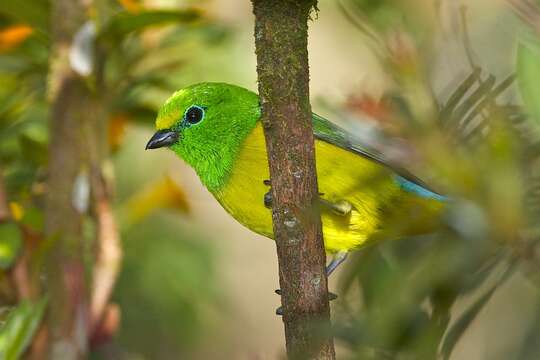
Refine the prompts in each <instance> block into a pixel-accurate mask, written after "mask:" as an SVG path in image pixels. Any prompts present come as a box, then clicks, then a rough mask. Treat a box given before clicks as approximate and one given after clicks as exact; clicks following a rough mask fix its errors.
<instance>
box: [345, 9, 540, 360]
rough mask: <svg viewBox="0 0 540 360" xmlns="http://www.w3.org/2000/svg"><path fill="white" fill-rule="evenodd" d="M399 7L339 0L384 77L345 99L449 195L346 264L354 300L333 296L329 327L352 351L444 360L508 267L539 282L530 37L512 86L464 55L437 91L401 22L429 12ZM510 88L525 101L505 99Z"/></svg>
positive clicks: (413, 31) (419, 40)
mask: <svg viewBox="0 0 540 360" xmlns="http://www.w3.org/2000/svg"><path fill="white" fill-rule="evenodd" d="M410 10H411V9H409V11H408V12H407V11H405V12H400V6H399V5H396V2H393V1H377V2H369V1H362V0H358V1H356V0H351V1H346V2H342V11H343V12H345V13H346V16H347V17H348V19H349V20H350V21H351V22H353V24H354V25H355V26H356V27H357V28H358V29H359V30H361V31H362V33H363V34H365V35H366V36H368V37H369V38H371V39H375V40H376V41H375V42H373V43H372V44H373V46H374V47H375V48H376V51H377V53H378V54H380V58H381V61H382V63H383V64H386V65H387V68H388V69H389V70H390V73H389V75H390V76H391V78H392V80H393V86H391V88H392V90H391V92H389V93H387V94H384V95H383V100H382V101H381V102H379V103H377V102H375V103H374V102H373V101H368V100H369V99H366V98H360V99H359V100H358V99H357V100H353V101H349V107H350V110H351V111H353V112H357V113H361V114H366V113H367V114H368V115H369V116H371V117H373V118H375V120H376V121H379V122H382V125H383V126H386V127H390V128H391V129H392V130H393V132H394V133H396V134H398V135H399V136H401V137H404V138H407V139H408V140H409V141H411V142H412V143H413V145H414V147H415V149H416V151H417V153H418V154H417V156H418V157H419V158H420V161H417V164H408V165H409V166H412V167H416V168H417V172H418V173H419V174H426V176H428V177H429V176H431V178H432V179H434V182H435V183H439V187H438V189H439V190H440V191H442V193H444V194H445V195H447V196H449V198H450V200H449V201H448V204H447V209H446V211H445V216H444V222H443V224H442V225H441V227H440V228H439V229H438V231H437V232H436V233H434V234H431V235H429V236H421V237H413V238H408V239H402V240H400V241H383V242H381V243H379V244H375V245H373V246H371V247H370V248H368V249H366V250H365V251H362V252H360V253H358V254H357V255H356V257H355V260H354V262H353V263H352V264H350V266H349V268H348V272H347V275H346V276H345V277H344V278H343V279H342V288H343V290H344V292H350V291H351V290H352V289H353V288H355V286H358V287H359V288H360V292H361V305H360V306H357V305H355V304H352V303H347V302H344V303H343V306H342V308H341V309H340V311H339V314H338V316H337V325H336V336H337V338H338V339H340V340H342V341H343V342H344V343H345V344H347V345H348V347H349V348H350V349H351V350H352V352H351V354H352V355H351V357H352V358H361V359H434V358H441V359H449V358H450V356H451V355H452V352H453V350H454V348H455V347H456V345H457V344H458V343H459V341H460V340H461V339H462V338H463V337H464V336H465V334H466V333H467V331H468V329H469V328H470V325H471V324H472V323H473V322H474V320H475V319H476V317H477V316H478V314H479V313H480V312H481V311H482V309H483V308H484V306H485V305H486V304H487V303H488V302H489V301H490V299H491V298H492V296H493V295H494V294H495V292H496V291H497V290H498V289H499V287H500V286H501V285H502V284H503V283H504V282H505V281H506V280H508V279H509V278H510V277H511V275H513V274H515V273H516V271H517V270H521V274H523V275H522V276H525V277H527V278H529V280H530V281H531V283H532V284H534V285H535V286H538V285H540V284H538V282H537V280H535V278H534V276H533V277H531V276H530V274H531V273H536V272H538V270H539V267H538V266H539V265H540V262H539V260H540V259H538V258H537V255H536V253H535V250H534V249H535V247H536V243H537V242H538V240H540V239H539V238H538V236H539V235H540V234H539V232H538V230H539V229H540V228H539V227H538V217H537V216H538V212H537V210H538V206H539V205H540V198H539V197H538V188H539V186H540V177H539V176H538V175H539V174H540V172H539V171H540V162H539V160H540V157H539V156H540V153H539V152H538V144H540V124H539V123H538V120H539V118H538V117H539V116H540V112H539V111H538V106H539V104H540V97H539V94H540V93H539V91H540V90H539V88H538V84H539V80H540V78H539V76H540V73H539V72H538V69H539V66H540V62H539V57H538V48H537V45H536V44H537V43H538V36H539V35H538V34H535V35H534V36H530V35H529V36H528V41H526V42H521V43H520V44H519V46H518V49H517V52H516V56H517V61H516V70H515V71H516V73H517V77H518V84H519V86H518V87H516V86H513V84H514V76H513V75H512V74H510V75H509V76H508V77H507V78H503V79H497V77H496V76H495V75H493V74H489V73H487V74H486V72H485V71H482V70H481V68H480V67H479V66H477V65H476V64H474V63H470V65H471V71H470V74H469V75H468V76H466V77H464V78H461V79H459V81H457V83H458V84H457V85H454V86H453V90H452V91H451V92H450V94H449V95H446V96H440V95H439V96H437V95H436V94H435V91H434V90H433V89H432V88H431V83H430V79H431V77H432V76H434V75H433V74H429V72H428V71H426V68H425V66H424V65H423V64H426V63H428V58H427V54H426V53H425V52H422V51H420V50H419V49H420V47H422V44H423V42H424V41H425V39H426V38H425V35H419V34H418V31H417V30H418V27H419V24H412V25H411V22H408V21H405V20H406V19H407V18H408V17H409V16H412V19H414V20H418V21H419V22H422V21H424V24H423V26H426V28H427V27H428V26H429V24H430V22H429V21H425V19H422V17H421V16H415V15H414V14H412V13H411V12H410ZM398 13H399V14H400V15H399V16H396V14H398ZM392 14H394V16H393V15H392ZM460 19H461V20H462V21H466V20H464V19H463V18H460ZM462 28H464V29H467V26H463V27H462ZM431 33H434V31H431ZM467 36H468V34H466V35H465V38H467ZM396 39H406V41H401V43H400V42H397V43H396V41H395V40H396ZM396 45H397V46H396ZM468 45H469V44H467V43H466V42H464V44H463V47H464V49H465V52H469V51H470V50H471V49H470V48H468ZM472 58H473V57H472V56H469V60H471V59H472ZM396 65H397V66H396ZM403 65H406V66H403ZM439 71H441V70H440V69H439ZM518 92H519V95H521V96H522V97H523V100H524V102H525V108H522V107H521V106H520V104H519V102H515V100H512V99H514V98H515V95H516V94H517V93H518ZM509 94H510V95H509ZM388 123H390V125H388ZM396 129H397V130H396ZM441 189H442V190H441ZM401 222H407V217H406V216H404V217H403V219H398V220H396V223H395V224H394V225H393V226H391V227H392V228H396V229H399V228H401V226H402V224H401ZM396 232H398V231H396ZM463 299H467V300H468V302H469V305H467V306H465V307H464V306H463V305H462V304H463ZM538 339H539V337H538V332H537V329H536V327H534V326H533V327H532V328H531V329H530V331H529V332H528V335H527V341H526V342H525V343H523V344H522V353H523V354H529V353H536V354H537V353H538V343H539V340H538ZM523 358H529V357H523ZM530 358H534V357H530Z"/></svg>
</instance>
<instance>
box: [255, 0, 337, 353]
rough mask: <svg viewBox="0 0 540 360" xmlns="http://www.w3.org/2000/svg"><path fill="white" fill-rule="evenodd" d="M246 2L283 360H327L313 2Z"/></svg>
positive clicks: (330, 347) (330, 346)
mask: <svg viewBox="0 0 540 360" xmlns="http://www.w3.org/2000/svg"><path fill="white" fill-rule="evenodd" d="M252 2H253V12H254V14H255V46H256V53H257V73H258V78H259V96H260V99H261V106H262V121H263V126H264V132H265V138H266V146H267V151H268V155H269V165H270V176H271V183H272V197H273V205H272V206H273V208H272V215H273V222H274V235H275V238H276V244H277V253H278V261H279V278H280V286H281V289H282V295H281V297H282V300H281V301H282V304H283V308H284V322H285V337H286V343H287V354H288V355H289V358H292V359H297V358H309V359H333V358H334V357H335V355H334V346H333V340H332V338H331V337H330V336H329V335H328V334H329V332H328V331H327V330H328V328H329V327H330V310H329V305H328V288H327V279H326V274H325V270H324V268H325V263H326V257H325V252H324V247H323V241H322V230H321V220H320V216H319V214H318V212H317V211H316V209H317V206H316V202H317V199H318V191H317V177H316V172H315V153H314V140H313V131H312V120H311V106H310V103H309V68H308V54H307V30H308V27H307V21H308V19H309V15H310V12H311V10H312V9H313V7H315V6H316V1H315V0H297V1H295V0H279V1H278V0H276V1H265V0H252ZM325 327H326V329H325Z"/></svg>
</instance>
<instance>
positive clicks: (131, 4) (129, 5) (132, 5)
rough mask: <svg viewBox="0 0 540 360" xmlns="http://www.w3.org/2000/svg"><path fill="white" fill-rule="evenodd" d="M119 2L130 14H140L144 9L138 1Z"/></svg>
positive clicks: (124, 0)
mask: <svg viewBox="0 0 540 360" xmlns="http://www.w3.org/2000/svg"><path fill="white" fill-rule="evenodd" d="M118 2H119V3H120V4H121V5H122V7H123V8H124V9H126V11H128V12H130V13H138V12H140V11H141V10H142V9H143V6H142V5H141V3H140V2H139V1H137V0H118Z"/></svg>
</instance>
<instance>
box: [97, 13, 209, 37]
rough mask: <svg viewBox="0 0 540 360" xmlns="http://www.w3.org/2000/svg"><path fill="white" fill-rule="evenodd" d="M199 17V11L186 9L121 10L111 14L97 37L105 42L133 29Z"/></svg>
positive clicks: (142, 28) (183, 21)
mask: <svg viewBox="0 0 540 360" xmlns="http://www.w3.org/2000/svg"><path fill="white" fill-rule="evenodd" d="M199 18H200V12H199V11H197V10H195V9H187V10H148V11H143V12H139V13H126V12H121V13H118V14H117V15H115V16H113V17H112V18H111V19H110V20H109V22H108V23H107V24H105V26H104V27H103V29H102V30H101V31H100V34H99V38H100V39H102V40H104V41H106V42H115V41H121V40H122V39H123V38H124V37H125V36H126V35H128V34H129V33H131V32H134V31H141V30H144V29H146V28H148V27H150V26H157V25H165V24H185V23H190V22H193V21H195V20H197V19H199Z"/></svg>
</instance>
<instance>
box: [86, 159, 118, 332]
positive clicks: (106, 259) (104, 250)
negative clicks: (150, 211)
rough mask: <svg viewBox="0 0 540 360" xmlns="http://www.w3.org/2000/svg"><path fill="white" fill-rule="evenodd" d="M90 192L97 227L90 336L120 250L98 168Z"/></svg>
mask: <svg viewBox="0 0 540 360" xmlns="http://www.w3.org/2000/svg"><path fill="white" fill-rule="evenodd" d="M94 173H95V174H94V176H93V179H94V181H93V186H92V188H93V190H94V202H95V205H94V207H95V213H96V214H95V216H96V220H97V226H98V235H97V258H96V261H95V263H94V271H93V281H92V296H91V301H90V329H91V334H92V336H94V334H95V333H96V332H98V331H99V329H98V327H99V325H100V323H101V322H102V320H103V318H104V314H105V310H106V308H107V304H108V302H109V298H110V296H111V293H112V290H113V288H114V284H115V282H116V278H117V277H118V272H119V270H120V264H121V261H122V248H121V243H120V234H119V232H118V227H117V225H116V220H115V217H114V214H113V211H112V208H111V201H110V191H108V186H107V183H106V179H105V177H104V175H103V173H102V172H101V171H100V168H95V169H94Z"/></svg>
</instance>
